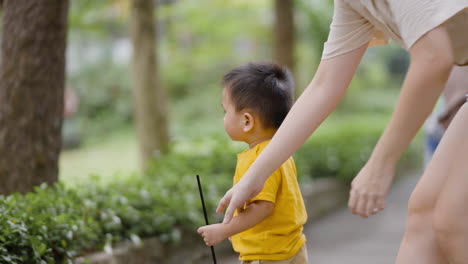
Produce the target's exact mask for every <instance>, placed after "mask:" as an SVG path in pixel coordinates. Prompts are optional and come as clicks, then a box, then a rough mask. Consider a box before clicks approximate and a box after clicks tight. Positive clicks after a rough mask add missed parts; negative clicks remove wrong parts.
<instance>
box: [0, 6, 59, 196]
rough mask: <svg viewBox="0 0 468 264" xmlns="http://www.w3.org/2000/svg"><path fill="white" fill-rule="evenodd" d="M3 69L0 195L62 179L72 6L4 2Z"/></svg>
mask: <svg viewBox="0 0 468 264" xmlns="http://www.w3.org/2000/svg"><path fill="white" fill-rule="evenodd" d="M2 2H3V3H2V4H3V36H2V42H1V67H0V181H1V184H0V193H2V194H8V193H11V192H16V191H19V192H23V193H24V192H28V191H31V190H32V189H33V187H34V186H36V185H39V184H41V183H44V182H46V183H53V182H55V181H57V178H58V157H59V153H60V147H61V127H62V116H63V90H64V82H65V47H66V33H67V16H68V1H67V0H4V1H2Z"/></svg>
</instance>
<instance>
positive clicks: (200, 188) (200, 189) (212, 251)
mask: <svg viewBox="0 0 468 264" xmlns="http://www.w3.org/2000/svg"><path fill="white" fill-rule="evenodd" d="M197 182H198V190H199V191H200V198H201V203H202V206H203V214H204V215H205V222H206V225H209V223H208V215H207V214H206V207H205V200H204V199H203V191H202V187H201V183H200V176H198V175H197ZM211 256H213V263H214V264H216V256H215V251H214V247H213V246H211Z"/></svg>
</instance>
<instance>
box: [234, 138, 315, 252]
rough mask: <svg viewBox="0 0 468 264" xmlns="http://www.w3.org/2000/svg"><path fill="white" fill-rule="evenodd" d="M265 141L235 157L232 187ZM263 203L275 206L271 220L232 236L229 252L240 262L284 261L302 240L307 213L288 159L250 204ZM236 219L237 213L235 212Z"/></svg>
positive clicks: (292, 162)
mask: <svg viewBox="0 0 468 264" xmlns="http://www.w3.org/2000/svg"><path fill="white" fill-rule="evenodd" d="M268 143H269V141H265V142H262V143H260V144H258V145H256V146H255V147H254V148H252V149H247V150H245V151H244V152H242V153H240V154H238V157H237V167H236V173H235V175H234V184H236V183H237V182H239V180H240V179H241V177H242V176H243V175H244V174H245V172H246V171H247V170H248V168H249V167H250V165H251V164H252V163H253V162H254V161H255V159H256V158H257V157H258V155H260V153H261V152H262V151H263V149H264V148H265V147H266V146H267V145H268ZM256 200H264V201H270V202H272V203H274V204H275V206H274V209H273V213H272V215H271V216H269V217H268V218H266V219H265V220H263V221H262V222H261V223H259V224H257V225H256V226H254V227H252V228H251V229H248V230H246V231H244V232H241V233H239V234H237V235H234V236H232V238H231V241H232V245H233V248H234V250H235V251H236V252H238V253H239V259H241V260H285V259H288V258H291V257H292V256H294V255H295V254H296V253H297V252H298V251H299V249H301V247H302V246H303V245H304V243H305V241H306V239H305V236H304V234H303V233H302V229H303V228H302V226H303V225H304V224H305V222H306V221H307V212H306V210H305V206H304V201H303V199H302V195H301V191H300V189H299V184H298V183H297V177H296V166H295V164H294V160H293V158H292V157H291V158H289V159H288V160H287V161H286V162H285V163H283V165H281V167H280V168H279V169H278V170H276V171H275V172H274V173H273V174H272V175H271V176H270V177H268V179H267V181H266V182H265V185H264V188H263V190H262V191H261V193H260V194H259V195H257V196H256V197H255V198H254V199H252V200H251V201H256ZM236 215H237V212H236Z"/></svg>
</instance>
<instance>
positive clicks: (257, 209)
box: [198, 200, 274, 246]
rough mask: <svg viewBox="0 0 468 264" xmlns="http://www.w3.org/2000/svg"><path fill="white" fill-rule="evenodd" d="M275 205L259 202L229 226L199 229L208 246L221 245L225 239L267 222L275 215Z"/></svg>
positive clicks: (241, 213) (251, 205)
mask: <svg viewBox="0 0 468 264" xmlns="http://www.w3.org/2000/svg"><path fill="white" fill-rule="evenodd" d="M273 208H274V204H273V203H272V202H269V201H263V200H257V201H254V202H252V203H250V204H249V205H247V208H246V209H245V210H243V211H241V212H239V214H238V215H237V216H236V217H234V218H233V219H232V221H231V222H229V223H228V224H213V225H207V226H202V227H200V228H198V233H199V234H200V235H201V236H203V238H204V240H205V243H206V245H207V246H214V245H216V244H219V243H220V242H221V241H223V240H224V239H226V238H228V237H230V236H232V235H235V234H238V233H240V232H243V231H245V230H248V229H250V228H252V227H254V226H256V225H257V224H258V223H260V222H262V221H263V220H265V219H266V218H267V217H268V216H270V215H271V214H272V213H273Z"/></svg>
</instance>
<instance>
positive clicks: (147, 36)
mask: <svg viewBox="0 0 468 264" xmlns="http://www.w3.org/2000/svg"><path fill="white" fill-rule="evenodd" d="M131 9H132V12H131V33H132V34H131V35H132V42H133V80H134V84H135V86H134V88H133V92H134V99H135V116H136V123H137V130H138V136H139V141H140V153H141V157H142V161H143V167H146V164H147V162H148V160H150V159H151V158H152V157H154V156H155V155H156V154H157V153H158V152H162V153H166V152H167V151H168V142H169V132H168V127H167V126H168V125H167V109H166V108H167V107H166V93H165V91H164V89H163V88H162V86H161V85H160V82H159V74H158V59H157V53H156V50H157V44H158V42H157V39H156V37H157V34H156V29H157V20H156V19H155V6H154V1H153V0H132V7H131Z"/></svg>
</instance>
